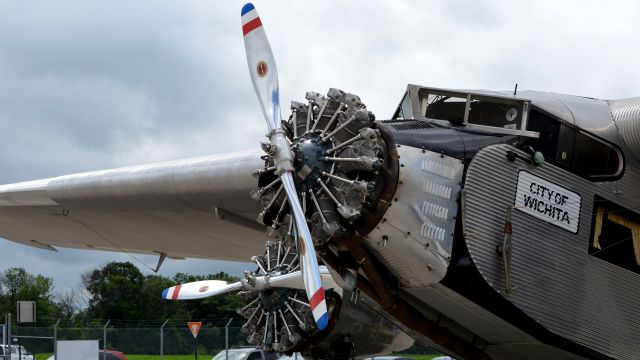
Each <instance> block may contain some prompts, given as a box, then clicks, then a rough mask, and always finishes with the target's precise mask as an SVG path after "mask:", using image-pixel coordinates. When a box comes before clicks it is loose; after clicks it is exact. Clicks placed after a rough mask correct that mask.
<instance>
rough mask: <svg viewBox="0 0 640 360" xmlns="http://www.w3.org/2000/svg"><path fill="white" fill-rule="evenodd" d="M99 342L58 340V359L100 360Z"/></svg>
mask: <svg viewBox="0 0 640 360" xmlns="http://www.w3.org/2000/svg"><path fill="white" fill-rule="evenodd" d="M98 342H99V341H98V340H68V341H62V340H58V342H57V346H58V356H56V359H57V358H60V359H65V360H99V357H98V354H99V351H100V350H99V348H98ZM100 358H101V357H100Z"/></svg>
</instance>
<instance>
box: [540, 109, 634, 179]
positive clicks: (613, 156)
mask: <svg viewBox="0 0 640 360" xmlns="http://www.w3.org/2000/svg"><path fill="white" fill-rule="evenodd" d="M528 130H532V131H537V132H539V133H540V137H539V138H538V139H536V140H532V141H531V143H530V144H531V146H532V147H533V148H534V150H537V151H540V152H542V153H543V154H544V157H545V159H546V160H547V161H549V162H550V163H553V164H555V165H558V166H560V167H562V168H564V169H566V170H568V171H571V172H573V173H574V174H576V175H579V176H582V177H584V178H587V179H589V180H592V181H607V180H615V179H617V178H618V177H619V176H620V175H621V174H622V170H623V169H624V166H623V165H624V162H623V157H622V153H621V152H620V151H619V150H618V149H617V148H616V147H614V146H613V145H611V144H609V143H607V142H605V141H603V140H600V139H598V138H596V137H594V136H592V135H590V134H587V133H586V132H584V131H581V130H579V129H575V128H573V127H570V126H569V125H566V124H563V123H561V122H560V121H559V120H557V119H555V118H552V117H551V116H548V115H546V114H543V113H541V112H539V111H535V110H533V111H531V116H530V119H529V124H528Z"/></svg>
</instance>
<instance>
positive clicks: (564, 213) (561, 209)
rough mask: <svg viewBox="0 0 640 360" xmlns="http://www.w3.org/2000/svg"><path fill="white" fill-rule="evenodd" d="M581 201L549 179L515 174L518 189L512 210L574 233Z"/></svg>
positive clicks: (574, 194) (524, 172)
mask: <svg viewBox="0 0 640 360" xmlns="http://www.w3.org/2000/svg"><path fill="white" fill-rule="evenodd" d="M581 204H582V198H581V197H580V195H578V193H575V192H573V191H571V190H569V189H567V188H565V187H562V186H560V185H558V184H556V183H554V182H552V181H551V180H547V179H543V178H541V177H538V176H536V175H533V174H531V173H530V172H527V171H524V170H522V171H520V172H519V173H518V188H517V190H516V198H515V200H514V207H515V208H516V209H517V210H519V211H522V212H523V213H525V214H529V215H531V216H533V217H535V218H538V219H540V220H542V221H546V222H548V223H549V224H552V225H554V226H557V227H559V228H562V229H565V230H568V231H570V232H572V233H574V234H575V233H577V232H578V223H579V222H580V206H581Z"/></svg>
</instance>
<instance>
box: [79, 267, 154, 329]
mask: <svg viewBox="0 0 640 360" xmlns="http://www.w3.org/2000/svg"><path fill="white" fill-rule="evenodd" d="M82 282H83V285H84V286H85V288H86V289H87V291H88V292H89V294H90V299H89V307H88V309H87V314H88V316H89V317H91V318H94V319H130V320H140V319H141V316H140V315H141V311H140V310H141V306H142V301H141V295H140V291H141V288H142V284H143V282H144V276H143V275H142V273H141V272H140V270H139V269H138V268H137V267H135V265H133V264H132V263H130V262H110V263H108V264H106V265H105V266H103V267H102V268H100V269H95V270H93V271H91V272H89V273H86V274H84V275H83V277H82Z"/></svg>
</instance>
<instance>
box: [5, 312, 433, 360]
mask: <svg viewBox="0 0 640 360" xmlns="http://www.w3.org/2000/svg"><path fill="white" fill-rule="evenodd" d="M105 324H107V322H105ZM221 324H222V325H221ZM36 325H37V326H24V325H13V326H12V327H11V338H12V342H13V344H14V345H19V346H22V347H23V348H24V349H26V351H27V352H28V353H29V354H31V355H32V356H33V357H32V358H33V359H34V360H47V359H48V358H49V357H50V356H51V355H53V354H54V352H55V347H54V344H55V339H57V340H99V343H100V345H99V347H100V349H104V348H106V349H108V350H116V351H121V352H123V353H124V354H126V356H127V357H128V359H129V360H156V359H158V360H160V359H163V360H164V359H166V360H183V359H184V360H187V359H194V358H195V356H194V353H195V349H196V346H197V353H198V359H201V360H202V359H206V360H209V359H211V358H212V357H213V356H214V355H216V354H217V353H219V352H221V351H223V350H224V349H225V346H226V344H227V343H228V346H229V349H233V348H239V347H247V346H250V345H249V344H248V343H247V342H246V338H245V335H243V334H242V333H241V332H240V325H241V324H238V323H235V322H232V323H231V324H230V326H229V327H226V328H225V325H224V322H220V321H216V322H209V323H208V322H203V324H202V327H201V329H200V332H199V333H198V337H197V343H196V340H195V339H194V337H193V335H192V334H191V332H190V331H189V329H188V327H187V321H183V322H182V321H168V322H166V323H164V324H142V325H141V324H134V325H126V324H123V323H117V322H109V323H108V324H107V325H106V326H105V325H104V324H100V323H95V324H87V325H86V326H81V327H78V326H71V324H64V323H63V324H60V323H58V324H36ZM0 331H1V329H0ZM227 334H228V335H227ZM105 340H106V342H105ZM104 344H106V347H105V346H103V345H104ZM401 354H402V355H403V356H408V357H413V358H415V359H419V360H424V359H431V358H432V357H434V356H436V355H438V354H437V351H435V350H434V349H432V348H431V347H429V346H426V345H423V344H420V343H418V342H416V343H415V344H414V345H413V346H412V347H411V348H409V349H407V350H404V351H402V352H401ZM32 358H31V357H24V358H23V360H31V359H32ZM0 359H2V357H0ZM13 359H14V358H12V360H13ZM15 359H17V357H16V358H15Z"/></svg>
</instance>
